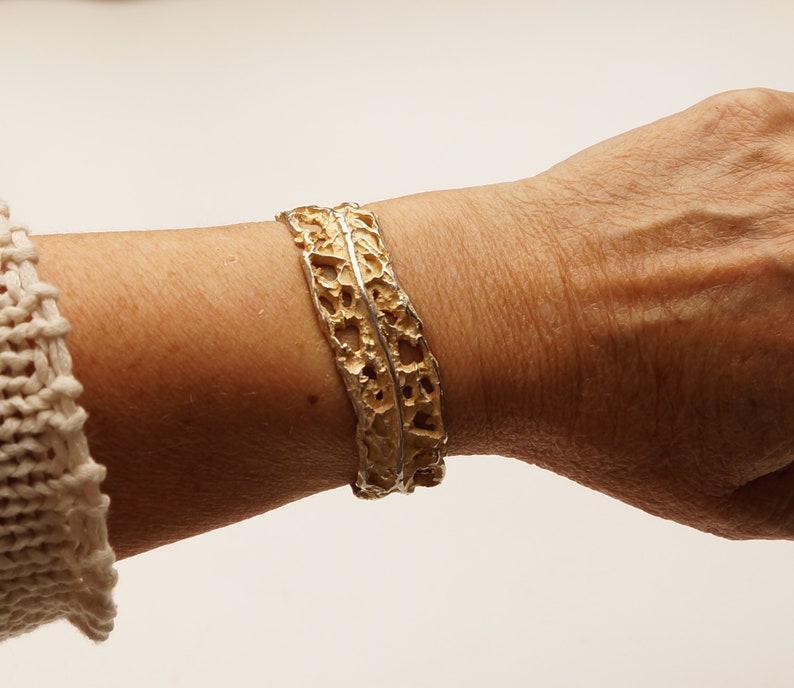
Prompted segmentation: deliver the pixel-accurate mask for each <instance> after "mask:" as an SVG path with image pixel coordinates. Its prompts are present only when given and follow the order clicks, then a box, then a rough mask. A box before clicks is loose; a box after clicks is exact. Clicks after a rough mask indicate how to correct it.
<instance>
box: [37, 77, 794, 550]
mask: <svg viewBox="0 0 794 688" xmlns="http://www.w3.org/2000/svg"><path fill="white" fill-rule="evenodd" d="M368 207H369V208H371V209H372V210H374V211H375V212H376V214H377V215H378V217H379V218H380V221H381V225H382V227H383V229H384V234H385V236H386V241H387V244H388V246H389V248H390V251H391V255H392V261H393V264H394V266H395V271H396V274H397V277H398V279H399V280H400V282H401V284H402V285H403V287H404V289H405V291H406V292H407V293H408V294H409V295H410V297H411V300H412V302H413V304H414V306H415V307H416V310H417V312H418V313H419V314H420V315H421V317H422V319H423V320H424V323H425V332H426V335H427V338H428V341H429V342H430V345H431V347H432V348H433V351H434V353H435V355H436V357H437V358H438V360H439V362H440V365H441V374H442V379H443V382H444V390H445V401H446V412H447V421H448V430H449V452H450V456H455V455H462V454H481V453H484V454H500V455H504V456H511V457H515V458H517V459H519V460H522V461H526V462H528V463H535V464H538V465H540V466H542V467H544V468H548V469H550V470H553V471H556V472H558V473H560V474H563V475H565V476H568V477H569V478H571V479H573V480H576V481H578V482H580V483H582V484H585V485H588V486H590V487H592V488H595V489H597V490H600V491H603V492H605V493H607V494H610V495H612V496H614V497H616V498H618V499H621V500H624V501H626V502H628V503H630V504H633V505H635V506H638V507H640V508H642V509H645V510H646V511H649V512H651V513H653V514H656V515H658V516H661V517H664V518H668V519H673V520H675V521H678V522H680V523H682V524H686V525H689V526H692V527H695V528H699V529H701V530H705V531H708V532H711V533H714V534H717V535H720V536H723V537H728V538H737V539H741V538H787V539H792V538H794V451H793V447H794V353H792V352H794V318H792V317H791V316H792V313H793V312H794V94H789V93H782V92H774V91H768V90H759V89H753V90H748V91H737V92H731V93H726V94H721V95H718V96H715V97H712V98H710V99H708V100H706V101H704V102H702V103H699V104H698V105H696V106H694V107H692V108H690V109H688V110H686V111H684V112H682V113H679V114H677V115H673V116H671V117H668V118H665V119H663V120H660V121H658V122H655V123H653V124H650V125H647V126H645V127H642V128H639V129H636V130H634V131H631V132H628V133H626V134H623V135H621V136H618V137H616V138H614V139H611V140H608V141H605V142H603V143H601V144H598V145H597V146H594V147H592V148H590V149H587V150H585V151H583V152H581V153H579V154H578V155H576V156H574V157H572V158H570V159H568V160H566V161H564V162H562V163H560V164H559V165H557V166H555V167H553V168H552V169H550V170H548V171H547V172H545V173H543V174H541V175H538V176H536V177H533V178H531V179H526V180H521V181H518V182H512V183H505V184H497V185H493V186H487V187H478V188H473V189H461V190H455V191H444V192H435V193H429V194H422V195H419V196H412V197H407V198H401V199H395V200H391V201H385V202H380V203H371V204H368ZM36 241H37V244H38V246H39V249H40V253H41V256H42V257H41V261H40V265H39V273H40V276H41V277H42V279H44V280H46V281H51V282H53V283H54V284H56V285H57V286H58V287H59V289H60V291H61V293H62V297H61V300H60V302H59V305H60V308H61V311H62V313H63V314H64V315H65V316H66V317H67V318H68V319H69V320H70V322H71V323H72V326H73V332H72V333H71V334H70V336H69V347H70V350H71V352H72V356H73V358H74V365H75V373H76V375H77V377H78V379H79V380H81V382H82V383H83V384H84V386H85V393H84V395H83V397H82V403H83V405H84V406H85V407H86V408H87V410H88V411H89V413H90V418H89V421H88V424H87V426H86V431H87V434H88V437H89V442H90V446H91V448H92V453H93V455H94V457H95V459H96V460H98V461H100V462H102V463H104V464H105V465H106V466H107V468H108V478H107V480H106V482H105V485H104V487H105V489H106V491H107V492H108V493H109V495H110V497H111V510H110V516H109V530H110V536H111V542H112V544H113V545H114V547H115V549H116V551H117V554H118V555H119V556H120V557H124V556H128V555H131V554H135V553H137V552H141V551H144V550H146V549H150V548H152V547H156V546H158V545H162V544H165V543H168V542H172V541H174V540H177V539H179V538H182V537H187V536H189V535H194V534H196V533H199V532H203V531H206V530H208V529H211V528H214V527H218V526H221V525H225V524H228V523H231V522H234V521H237V520H240V519H242V518H247V517H249V516H252V515H255V514H258V513H262V512H264V511H267V510H269V509H272V508H276V507H278V506H280V505H282V504H285V503H287V502H290V501H293V500H295V499H299V498H301V497H304V496H307V495H309V494H313V493H316V492H319V491H322V490H325V489H330V488H334V487H338V486H341V485H344V484H349V483H351V482H352V481H353V480H354V479H355V471H356V464H357V454H356V447H355V439H354V438H355V416H354V414H353V411H352V408H351V407H350V405H349V402H348V400H347V397H346V395H345V390H344V386H343V385H342V382H341V379H340V378H339V376H338V373H337V371H336V368H335V364H334V361H333V357H332V354H331V352H330V349H329V347H328V345H327V343H326V341H325V339H324V337H323V335H322V332H321V331H320V328H319V326H318V324H317V320H316V315H315V313H314V311H313V308H312V305H311V302H310V300H309V297H308V293H307V287H306V284H305V279H304V277H303V274H302V271H301V268H300V264H299V250H298V249H297V248H296V247H295V246H294V244H293V243H292V239H291V236H290V234H289V231H288V230H287V229H286V227H285V226H283V225H280V224H278V223H250V224H246V225H237V226H233V227H215V228H207V229H194V230H176V231H159V232H127V233H97V234H84V235H77V236H75V235H70V236H58V235H54V236H42V237H38V238H37V239H36ZM86 265H90V266H91V269H90V270H86V269H85V266H86ZM450 464H451V465H450V470H453V471H454V470H455V466H454V459H453V460H452V461H450ZM483 470H487V468H486V467H485V466H484V467H483Z"/></svg>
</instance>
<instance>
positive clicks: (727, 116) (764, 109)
mask: <svg viewBox="0 0 794 688" xmlns="http://www.w3.org/2000/svg"><path fill="white" fill-rule="evenodd" d="M702 105H703V106H704V108H705V110H706V115H705V119H706V124H707V126H708V125H709V124H710V125H711V128H712V129H713V130H715V131H719V130H723V131H726V132H731V133H736V132H740V131H750V132H756V131H758V130H769V129H770V128H775V127H777V126H779V125H780V124H781V123H784V122H785V123H788V124H790V123H791V122H792V121H794V94H792V93H787V92H784V91H775V90H773V89H769V88H747V89H741V90H736V91H726V92H724V93H719V94H717V95H715V96H712V97H711V98H708V99H707V100H705V101H703V103H702Z"/></svg>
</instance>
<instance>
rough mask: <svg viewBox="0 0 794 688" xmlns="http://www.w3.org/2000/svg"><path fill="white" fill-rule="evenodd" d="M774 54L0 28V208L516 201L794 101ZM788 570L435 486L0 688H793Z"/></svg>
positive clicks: (254, 2)
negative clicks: (595, 164)
mask: <svg viewBox="0 0 794 688" xmlns="http://www.w3.org/2000/svg"><path fill="white" fill-rule="evenodd" d="M792 29H794V3H792V2H791V0H778V1H773V0H756V1H754V2H747V3H741V2H737V1H734V0H715V1H711V2H696V1H694V0H687V1H683V0H664V1H663V2H642V3H641V2H637V1H636V0H633V1H628V0H624V1H621V2H610V3H608V2H582V1H579V2H574V1H572V0H570V1H568V2H561V1H557V2H554V3H551V2H549V3H543V2H531V1H523V2H522V1H519V0H514V1H513V2H509V1H507V0H503V1H499V0H489V1H485V0H482V1H481V2H472V1H470V0H455V1H452V0H435V1H429V0H424V1H422V2H417V1H415V0H404V1H402V2H399V3H396V2H385V1H378V0H368V1H367V2H364V1H362V2H351V1H349V0H336V1H335V2H322V1H321V0H294V1H291V2H285V1H283V0H282V1H281V2H277V1H276V0H247V1H246V0H236V1H230V0H181V1H180V0H138V1H116V2H113V1H105V2H99V1H94V2H81V1H78V0H60V1H54V2H38V1H36V0H19V1H16V0H0V85H1V86H2V93H1V95H0V195H2V196H4V197H5V198H6V199H7V200H8V201H9V203H10V204H11V208H12V212H13V213H14V215H15V217H16V218H17V219H18V220H21V221H24V222H26V223H27V224H28V225H29V226H30V227H31V228H32V229H33V230H34V232H38V233H45V232H56V231H68V232H79V231H85V230H93V231H96V230H120V229H144V228H167V227H190V226H199V225H212V224H226V223H232V222H238V221H243V220H251V219H259V218H269V217H271V216H272V215H273V213H274V212H276V211H277V210H281V209H284V208H288V207H292V206H294V205H297V204H300V203H304V202H314V203H323V204H331V203H335V202H338V201H340V200H360V201H363V202H365V201H368V200H375V199H380V198H385V197H390V196H396V195H401V194H406V193H410V192H414V191H422V190H428V189H437V188H443V187H453V186H463V185H474V184H481V183H489V182H495V181H500V180H507V179H514V178H519V177H524V176H528V175H531V174H534V173H536V172H539V171H541V170H543V169H544V168H546V167H548V166H549V165H551V164H552V163H554V162H556V161H558V160H559V159H561V158H564V157H566V156H568V155H570V154H572V153H574V152H575V151H577V150H578V149H580V148H582V147H584V146H587V145H589V144H591V143H594V142H596V141H598V140H600V139H603V138H605V137H607V136H611V135H613V134H616V133H618V132H620V131H622V130H625V129H627V128H630V127H634V126H637V125H640V124H643V123H645V122H647V121H650V120H652V119H655V118H658V117H660V116H663V115H666V114H669V113H671V112H673V111H675V110H678V109H682V108H684V107H686V106H688V105H690V104H692V103H694V102H695V101H697V100H700V99H701V98H703V97H705V96H707V95H709V94H711V93H713V92H716V91H720V90H724V89H729V88H737V87H745V86H755V85H766V86H771V87H776V88H780V89H789V90H794V40H792ZM793 192H794V190H793ZM152 355H157V352H156V351H153V352H152ZM793 570H794V545H792V543H782V542H748V543H731V542H726V541H722V540H719V539H717V538H714V537H710V536H707V535H703V534H701V533H699V532H695V531H693V530H690V529H687V528H684V527H682V526H678V525H675V524H672V523H668V522H665V521H661V520H658V519H655V518H652V517H650V516H647V515H645V514H644V513H642V512H640V511H637V510H634V509H632V508H630V507H627V506H624V505H623V504H620V503H618V502H615V501H612V500H611V499H609V498H607V497H605V496H602V495H600V494H596V493H593V492H591V491H588V490H586V489H584V488H582V487H579V486H577V485H575V484H573V483H570V482H568V481H566V480H564V479H561V478H558V477H556V476H554V475H551V474H548V473H545V472H543V471H541V470H539V469H535V468H531V467H528V466H526V465H523V464H520V463H518V462H516V461H513V460H510V459H504V458H497V457H469V458H452V459H450V460H449V475H448V480H447V481H446V483H445V484H444V485H443V486H442V487H440V488H438V489H436V490H433V491H429V492H422V493H421V494H417V495H415V496H414V497H413V498H410V499H401V498H392V499H388V500H385V501H383V502H379V503H372V504H370V503H361V502H358V501H356V500H355V499H354V498H353V496H352V494H351V493H350V491H349V490H346V489H344V490H337V491H334V492H331V493H327V494H323V495H320V496H317V497H314V498H312V499H308V500H305V501H302V502H299V503H296V504H293V505H291V506H289V507H287V508H284V509H281V510H279V511H277V512H273V513H270V514H267V515H265V516H262V517H259V518H256V519H254V520H252V521H249V522H246V523H243V524H240V525H237V526H234V527H231V528H228V529H225V530H223V531H218V532H214V533H210V534H207V535H204V536H202V537H199V538H195V539H193V540H190V541H186V542H182V543H180V544H178V545H175V546H171V547H167V548H164V549H161V550H158V551H154V552H151V553H148V554H145V555H142V556H139V557H137V558H135V559H132V560H130V561H125V562H123V563H121V565H120V566H119V571H120V576H121V580H120V584H119V587H118V594H117V600H118V604H119V609H120V614H119V618H118V624H117V630H116V631H115V633H114V635H113V636H112V638H111V640H110V641H109V642H108V643H107V644H106V645H104V646H93V645H92V644H91V643H89V642H88V641H86V640H84V639H83V638H82V637H81V636H80V635H79V634H78V633H77V632H76V631H74V630H72V629H71V627H69V626H67V625H66V624H63V625H61V624H56V625H53V626H50V627H48V628H46V629H42V630H39V631H37V632H36V633H34V634H32V635H29V636H27V637H23V638H19V639H16V640H13V641H11V642H8V643H6V644H4V645H2V646H0V681H1V682H2V685H3V686H8V687H9V688H27V687H31V688H40V687H46V686H49V685H56V684H57V685H58V686H61V687H62V688H67V687H74V688H78V687H79V688H94V687H99V686H102V687H105V686H108V685H112V686H114V687H118V688H126V687H130V688H132V687H134V688H140V687H141V686H153V687H158V686H186V687H188V686H189V687H191V688H194V687H203V686H279V687H285V688H286V687H293V686H345V687H350V686H353V687H356V686H362V687H365V686H366V687H367V688H371V687H378V688H389V687H392V686H393V687H395V688H396V687H399V688H404V687H406V686H427V687H428V688H429V687H432V688H439V687H442V686H455V687H456V688H464V687H469V686H471V687H472V688H475V687H476V688H480V687H482V686H529V685H532V686H609V687H610V688H620V687H624V686H625V687H626V688H636V687H638V686H641V687H643V688H657V687H658V688H668V687H670V686H678V687H680V686H684V687H687V686H692V687H693V688H704V687H711V686H714V687H715V688H716V687H719V688H733V687H736V688H739V687H741V688H745V687H747V686H754V687H755V686H763V687H765V688H768V687H778V686H779V687H781V688H782V687H788V686H791V685H794V669H792V668H791V664H792V662H791V624H792V621H791V619H792V618H793V617H794V593H793V592H792V571H793Z"/></svg>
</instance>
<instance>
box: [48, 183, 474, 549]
mask: <svg viewBox="0 0 794 688" xmlns="http://www.w3.org/2000/svg"><path fill="white" fill-rule="evenodd" d="M371 207H373V208H375V209H376V210H377V212H378V214H379V217H380V219H381V222H382V226H383V228H384V234H385V236H386V241H387V243H388V246H389V248H390V251H391V254H392V260H393V263H394V265H395V271H396V273H397V277H398V279H399V280H400V281H401V283H402V285H403V286H404V288H405V290H406V292H407V293H408V294H409V295H410V297H411V299H412V301H413V303H414V306H415V307H416V309H417V311H418V312H419V314H420V315H421V316H422V318H423V319H424V321H425V331H426V334H427V337H428V340H429V341H430V343H431V346H432V347H433V350H434V352H435V354H436V356H437V358H438V359H439V361H440V364H441V369H442V379H443V382H444V392H445V408H446V414H447V422H448V432H449V451H450V453H451V454H467V453H476V452H479V451H483V450H484V442H483V441H484V439H485V432H484V428H483V425H484V418H485V413H484V408H483V403H484V398H483V395H482V394H481V393H480V385H481V382H482V381H481V379H480V373H481V370H480V363H481V362H480V361H479V360H477V357H478V356H481V352H480V351H479V350H478V349H477V347H476V343H473V342H472V336H473V335H476V333H477V331H478V329H479V328H481V327H482V322H483V321H482V317H481V316H480V314H479V313H478V311H479V309H480V308H481V307H482V305H483V304H481V303H480V301H479V300H478V295H476V294H472V286H473V285H475V284H476V280H475V279H474V276H475V275H476V273H477V272H478V271H480V270H483V271H484V273H487V269H486V261H484V260H483V258H484V257H486V256H487V254H486V253H485V251H484V248H485V247H484V246H483V245H482V241H483V240H484V237H483V236H481V235H480V234H479V230H476V231H475V228H474V227H472V231H471V232H470V234H469V236H467V237H466V240H465V241H461V237H455V236H453V235H452V234H451V232H450V230H451V224H450V223H449V222H448V221H447V217H448V215H449V207H448V200H447V199H444V198H443V197H442V196H441V195H427V196H422V197H414V198H412V199H404V200H400V201H395V202H388V203H382V204H375V205H373V206H371ZM36 241H37V244H38V246H39V250H40V254H41V259H40V262H39V272H40V276H41V278H42V279H43V280H45V281H50V282H52V283H53V284H55V285H57V286H58V288H59V290H60V292H61V298H60V300H59V307H60V309H61V312H62V314H63V315H64V316H65V317H66V318H67V319H68V320H69V321H70V323H71V325H72V332H71V334H70V335H69V338H68V344H69V347H70V351H71V353H72V357H73V359H74V369H75V374H76V376H77V377H78V379H79V380H80V381H81V382H82V383H83V385H84V388H85V391H84V394H83V396H82V397H81V403H82V404H83V405H84V406H85V408H86V409H87V410H88V411H89V414H90V417H89V420H88V422H87V424H86V433H87V436H88V439H89V443H90V447H91V450H92V454H93V456H94V458H95V460H97V461H99V462H101V463H104V464H105V465H106V466H107V468H108V477H107V480H106V482H105V485H104V488H105V490H106V491H107V492H108V494H109V495H110V497H111V509H110V516H109V530H110V538H111V543H112V544H113V546H114V547H115V549H116V551H117V553H118V555H119V556H121V557H124V556H127V555H130V554H134V553H136V552H140V551H143V550H146V549H149V548H151V547H154V546H157V545H160V544H164V543H167V542H170V541H173V540H176V539H180V538H183V537H187V536H190V535H193V534H196V533H199V532H203V531H205V530H208V529H211V528H214V527H218V526H221V525H226V524H228V523H231V522H234V521H237V520H241V519H243V518H246V517H249V516H253V515H255V514H258V513H261V512H264V511H267V510H269V509H272V508H275V507H277V506H280V505H282V504H285V503H287V502H289V501H292V500H295V499H298V498H300V497H303V496H307V495H310V494H313V493H316V492H319V491H322V490H326V489H330V488H334V487H338V486H341V485H345V484H349V483H351V482H353V481H354V480H355V474H356V470H357V464H358V456H357V449H356V445H355V423H356V420H355V415H354V413H353V410H352V407H351V406H350V402H349V401H348V399H347V396H346V393H345V389H344V385H343V384H342V382H341V379H340V378H339V375H338V372H337V371H336V367H335V363H334V360H333V355H332V353H331V351H330V348H329V347H328V344H327V342H326V341H325V339H324V336H323V334H322V331H321V329H320V327H319V326H318V322H317V316H316V314H315V312H314V309H313V305H312V303H311V300H310V298H309V294H308V289H307V286H306V283H305V278H304V275H303V273H302V270H301V267H300V260H299V256H300V252H299V250H298V249H297V247H296V246H295V245H294V243H293V241H292V238H291V235H290V233H289V231H288V230H287V228H286V227H285V226H284V225H282V224H279V223H275V222H262V223H251V224H244V225H236V226H232V227H215V228H205V229H188V230H173V231H149V232H124V233H96V234H83V235H51V236H39V237H37V239H36ZM451 256H452V257H454V259H453V260H450V257H451ZM478 260H479V261H480V263H476V262H473V261H478ZM483 334H485V333H483Z"/></svg>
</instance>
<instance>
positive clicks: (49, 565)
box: [0, 201, 116, 640]
mask: <svg viewBox="0 0 794 688" xmlns="http://www.w3.org/2000/svg"><path fill="white" fill-rule="evenodd" d="M36 260H37V253H36V249H35V247H34V246H33V245H32V244H31V243H30V240H29V239H28V233H27V230H26V229H25V228H24V227H20V226H17V225H14V224H13V223H12V222H11V221H10V220H9V213H8V207H7V206H6V205H5V204H4V203H3V202H2V201H0V262H1V263H2V265H1V266H0V269H1V270H2V276H0V640H4V639H6V638H8V637H10V636H14V635H18V634H20V633H25V632H27V631H30V630H32V629H33V628H35V627H36V626H39V625H40V624H43V623H47V622H49V621H53V620H55V619H60V618H66V619H68V620H69V621H71V622H72V623H73V624H74V625H75V626H77V627H78V628H79V629H80V630H81V631H83V633H85V634H86V635H87V636H88V637H89V638H92V639H94V640H104V639H105V638H107V636H108V634H109V633H110V631H111V630H112V628H113V618H114V616H115V611H116V610H115V606H114V604H113V598H112V591H113V586H114V584H115V582H116V572H115V570H114V569H113V562H114V555H113V550H112V549H111V548H110V546H109V544H108V540H107V527H106V514H107V509H108V503H109V500H108V498H107V496H105V495H103V494H102V492H101V491H100V488H99V485H100V483H101V482H102V479H103V478H104V475H105V469H104V467H103V466H100V465H98V464H96V463H94V461H93V460H92V459H91V456H90V455H89V453H88V443H87V442H86V438H85V434H84V433H83V423H84V422H85V419H86V412H85V411H84V410H83V409H82V408H81V407H80V406H79V405H78V404H77V403H76V399H77V397H79V395H80V393H81V391H82V388H81V386H80V383H78V382H77V380H75V378H74V377H73V376H72V360H71V358H70V356H69V352H68V350H67V348H66V343H65V336H66V334H67V332H68V331H69V324H68V323H67V322H66V320H65V319H64V318H62V317H61V316H60V315H59V313H58V308H57V306H56V304H55V301H56V299H57V297H58V293H57V291H56V289H55V288H54V287H52V286H50V285H49V284H45V283H43V282H40V281H39V279H38V276H37V275H36V269H35V267H34V263H35V262H36Z"/></svg>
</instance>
